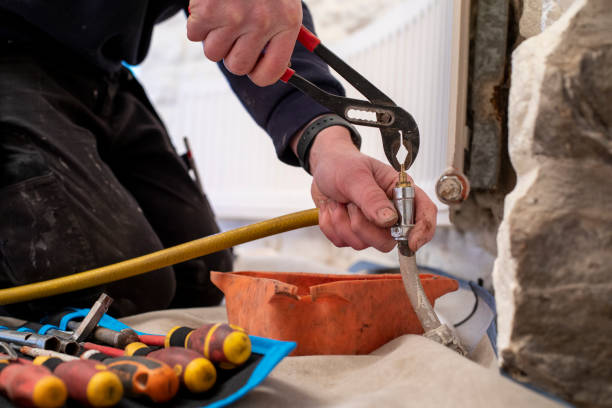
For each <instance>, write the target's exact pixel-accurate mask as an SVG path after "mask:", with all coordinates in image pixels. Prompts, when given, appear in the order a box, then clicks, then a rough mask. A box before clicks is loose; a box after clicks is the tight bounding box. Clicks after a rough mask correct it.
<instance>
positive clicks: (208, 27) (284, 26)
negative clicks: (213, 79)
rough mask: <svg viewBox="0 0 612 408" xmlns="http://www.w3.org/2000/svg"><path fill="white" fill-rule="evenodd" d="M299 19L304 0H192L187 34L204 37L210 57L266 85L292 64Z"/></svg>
mask: <svg viewBox="0 0 612 408" xmlns="http://www.w3.org/2000/svg"><path fill="white" fill-rule="evenodd" d="M301 24H302V3H301V1H300V0H257V1H253V0H191V1H190V2H189V18H188V19H187V37H188V38H189V39H190V40H191V41H203V42H204V54H205V55H206V57H207V58H208V59H210V60H212V61H215V62H217V61H221V60H223V63H224V64H225V66H226V67H227V69H228V71H230V72H231V73H233V74H235V75H248V76H249V78H251V80H252V81H253V82H254V83H255V84H257V85H259V86H267V85H271V84H273V83H275V82H276V81H278V79H279V78H280V77H281V76H282V75H283V73H284V72H285V69H286V68H287V67H288V66H289V61H290V58H291V53H292V52H293V47H294V46H295V42H296V40H297V36H298V32H299V30H300V26H301ZM264 49H265V50H264Z"/></svg>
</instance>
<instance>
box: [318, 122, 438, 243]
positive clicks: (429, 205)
mask: <svg viewBox="0 0 612 408" xmlns="http://www.w3.org/2000/svg"><path fill="white" fill-rule="evenodd" d="M309 160H310V169H311V171H312V175H313V183H312V189H311V192H312V198H313V200H314V202H315V204H316V206H317V207H318V208H319V227H320V228H321V231H323V233H324V234H325V235H326V236H327V238H328V239H329V240H330V241H331V242H332V243H333V244H334V245H336V246H338V247H344V246H350V247H352V248H354V249H356V250H361V249H364V248H367V247H374V248H376V249H378V250H380V251H383V252H389V251H390V250H392V249H393V248H394V247H395V240H394V239H393V238H392V237H391V232H390V229H389V227H391V226H392V225H393V224H395V223H396V222H397V213H396V211H395V208H394V207H393V204H392V203H391V201H390V200H389V197H391V196H392V192H393V188H394V187H395V184H396V183H397V180H398V173H397V171H395V170H394V169H393V168H392V167H391V166H389V165H387V164H384V163H382V162H380V161H378V160H376V159H373V158H371V157H369V156H367V155H365V154H363V153H361V152H359V150H358V149H357V148H356V147H355V146H354V145H353V143H352V141H351V137H350V134H349V132H348V130H347V129H346V128H344V127H340V126H332V127H329V128H327V129H324V130H323V131H321V133H319V135H317V138H316V139H315V141H314V144H313V145H312V147H311V150H310V156H309ZM414 205H415V227H414V228H413V230H412V231H411V233H410V236H409V241H408V243H409V246H410V249H412V250H413V251H416V250H417V249H418V248H420V247H421V246H423V245H424V244H425V243H427V242H429V241H430V240H431V239H432V238H433V235H434V232H435V226H436V216H437V208H436V205H435V204H434V203H433V202H432V201H431V200H430V199H429V197H428V196H427V194H425V192H424V191H423V190H421V189H420V188H419V187H417V186H415V204H414Z"/></svg>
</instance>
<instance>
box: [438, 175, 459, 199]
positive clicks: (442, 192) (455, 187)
mask: <svg viewBox="0 0 612 408" xmlns="http://www.w3.org/2000/svg"><path fill="white" fill-rule="evenodd" d="M436 194H437V195H438V198H439V199H440V201H442V202H443V203H444V204H458V203H460V202H462V201H463V200H464V199H465V197H464V191H463V183H462V182H461V180H460V179H459V177H457V176H455V175H451V176H442V177H440V179H439V180H438V182H437V183H436Z"/></svg>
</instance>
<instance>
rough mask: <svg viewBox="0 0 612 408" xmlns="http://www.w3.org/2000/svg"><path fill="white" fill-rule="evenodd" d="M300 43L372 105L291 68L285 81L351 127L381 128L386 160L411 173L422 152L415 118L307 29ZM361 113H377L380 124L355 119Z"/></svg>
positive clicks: (303, 31) (395, 167)
mask: <svg viewBox="0 0 612 408" xmlns="http://www.w3.org/2000/svg"><path fill="white" fill-rule="evenodd" d="M298 41H299V42H300V43H301V44H302V45H303V46H304V47H305V48H306V49H307V50H308V51H310V52H312V53H314V54H316V55H317V56H318V57H319V58H321V59H322V60H323V61H324V62H325V63H327V65H329V67H331V68H332V69H333V70H334V71H336V72H337V73H338V74H340V75H341V76H342V77H343V78H344V79H345V80H347V81H348V82H349V83H350V84H351V85H352V86H353V87H355V89H357V90H358V91H359V92H360V93H361V94H362V95H363V96H365V97H366V98H367V99H368V101H363V100H359V99H353V98H347V97H344V96H339V95H334V94H331V93H329V92H326V91H324V90H323V89H321V88H319V87H318V86H316V85H315V84H313V83H312V82H310V81H308V80H307V79H305V78H304V77H302V76H300V75H299V74H297V73H296V72H295V71H294V70H293V69H291V68H287V70H286V71H285V73H284V74H283V76H282V77H281V81H283V82H286V83H289V84H291V85H293V86H294V87H296V88H297V89H299V90H300V91H302V92H303V93H304V94H306V95H308V96H310V97H311V98H312V99H314V100H315V101H317V102H318V103H319V104H321V105H323V106H324V107H326V108H328V109H329V110H331V111H332V112H334V113H335V114H337V115H339V116H340V117H342V118H343V119H344V120H346V121H347V122H349V123H352V124H355V125H363V126H370V127H376V128H378V129H379V130H380V134H381V138H382V144H383V149H384V152H385V156H386V157H387V160H388V161H389V163H390V164H391V166H392V167H393V168H394V169H395V170H397V171H400V168H401V164H403V165H404V169H406V170H407V169H408V168H409V167H410V166H411V165H412V163H413V162H414V160H415V158H416V156H417V153H418V151H419V129H418V127H417V124H416V122H415V121H414V118H413V117H412V115H410V114H409V113H408V112H406V111H405V110H404V109H402V108H400V107H399V106H397V105H396V104H395V103H394V102H393V101H392V100H391V98H389V97H388V96H387V95H385V94H384V93H382V92H381V91H380V90H379V89H378V88H376V87H375V86H374V85H372V83H371V82H370V81H368V80H367V79H365V78H364V77H363V76H362V75H361V74H359V73H358V72H357V71H355V70H354V69H353V68H351V67H350V66H349V65H348V64H347V63H346V62H344V61H343V60H342V59H341V58H339V57H338V56H337V55H336V54H334V53H333V52H332V51H330V50H329V48H327V47H325V46H324V45H323V44H321V40H319V38H317V36H315V35H314V34H313V33H312V32H310V31H309V30H308V29H307V28H306V27H304V26H302V27H301V28H300V32H299V35H298ZM358 112H371V113H375V114H376V120H369V119H360V118H356V117H354V116H351V114H352V115H355V114H358ZM401 145H403V146H404V147H405V148H406V150H407V153H406V157H405V159H404V160H403V163H400V162H399V161H398V159H397V154H398V152H399V150H400V146H401Z"/></svg>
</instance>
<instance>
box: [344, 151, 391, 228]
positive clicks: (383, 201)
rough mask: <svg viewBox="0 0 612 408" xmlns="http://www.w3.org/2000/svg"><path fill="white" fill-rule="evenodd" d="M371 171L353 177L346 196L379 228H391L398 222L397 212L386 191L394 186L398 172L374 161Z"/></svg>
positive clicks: (347, 187)
mask: <svg viewBox="0 0 612 408" xmlns="http://www.w3.org/2000/svg"><path fill="white" fill-rule="evenodd" d="M369 170H370V171H363V172H359V173H358V174H355V175H354V177H351V181H350V182H349V183H348V184H347V186H346V193H345V194H346V196H347V198H348V199H349V201H351V202H353V203H355V204H357V206H358V207H359V208H360V209H361V212H362V213H363V214H364V215H365V216H366V218H368V219H369V220H370V221H372V222H374V223H375V224H376V225H378V226H379V227H383V228H384V227H390V226H392V225H393V224H395V223H396V222H397V212H396V211H395V208H394V207H393V203H392V202H391V201H390V200H389V197H388V196H387V194H386V192H385V191H388V190H390V187H391V186H393V185H394V183H395V179H396V178H397V177H396V172H395V171H394V170H393V169H392V168H391V167H389V166H385V165H384V164H382V163H380V162H378V161H374V160H372V162H371V166H370V168H369Z"/></svg>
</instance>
